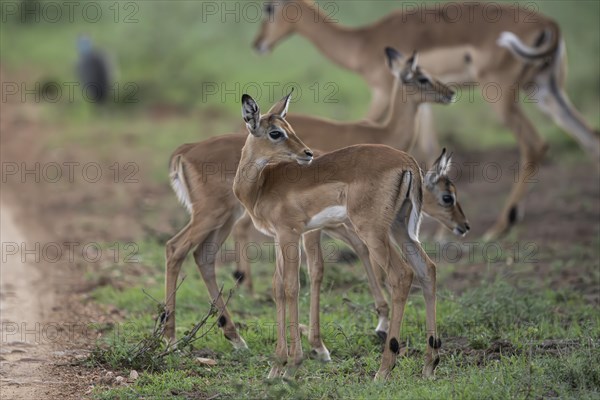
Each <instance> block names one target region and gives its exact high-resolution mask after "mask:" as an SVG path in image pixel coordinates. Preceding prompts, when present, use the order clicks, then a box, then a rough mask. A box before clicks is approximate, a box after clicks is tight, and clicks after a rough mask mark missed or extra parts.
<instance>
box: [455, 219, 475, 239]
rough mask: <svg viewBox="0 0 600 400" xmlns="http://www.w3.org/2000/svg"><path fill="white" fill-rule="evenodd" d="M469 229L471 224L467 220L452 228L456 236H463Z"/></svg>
mask: <svg viewBox="0 0 600 400" xmlns="http://www.w3.org/2000/svg"><path fill="white" fill-rule="evenodd" d="M470 230H471V226H470V225H469V223H468V222H465V223H463V224H459V225H456V227H455V228H454V234H456V235H458V236H465V235H466V234H467V233H468V232H469V231H470Z"/></svg>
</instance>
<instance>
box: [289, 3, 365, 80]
mask: <svg viewBox="0 0 600 400" xmlns="http://www.w3.org/2000/svg"><path fill="white" fill-rule="evenodd" d="M297 4H298V5H299V6H300V9H301V12H302V14H301V15H302V16H301V17H300V19H299V20H298V21H296V22H294V24H293V25H294V27H295V29H296V31H297V32H298V33H299V34H300V35H302V36H304V37H305V38H307V39H308V40H310V41H311V42H312V43H313V44H314V45H315V47H317V48H318V49H319V50H320V51H321V53H322V54H323V55H325V56H326V57H327V58H329V59H330V60H331V61H332V62H334V63H335V64H337V65H339V66H340V67H343V68H346V69H349V70H352V71H357V70H358V69H359V67H360V62H359V60H360V57H361V54H360V48H361V45H362V39H361V34H360V31H359V30H358V29H352V28H347V27H342V26H340V25H338V24H337V23H335V22H333V21H331V19H329V18H328V17H327V15H326V14H325V13H324V12H323V11H322V10H321V9H320V8H319V7H318V6H317V5H315V4H308V3H306V2H304V1H299V2H297Z"/></svg>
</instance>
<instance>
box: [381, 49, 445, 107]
mask: <svg viewBox="0 0 600 400" xmlns="http://www.w3.org/2000/svg"><path fill="white" fill-rule="evenodd" d="M385 55H386V58H387V64H388V67H389V68H390V70H391V71H392V74H393V75H394V76H395V77H396V79H397V80H398V82H399V83H400V84H401V85H403V86H404V87H405V93H406V94H407V95H408V96H416V98H417V99H418V101H420V102H421V103H441V104H448V103H450V102H451V101H452V99H453V98H454V91H453V90H452V89H451V88H449V87H448V86H446V85H444V84H443V83H442V82H440V81H439V80H437V79H435V78H434V77H433V76H431V75H430V74H429V73H428V72H427V71H426V70H424V69H423V68H421V67H420V66H419V64H418V55H417V52H416V51H415V52H414V53H413V55H412V56H411V57H409V58H408V59H407V58H406V57H405V56H403V55H402V54H401V53H400V52H399V51H397V50H396V49H394V48H392V47H386V48H385Z"/></svg>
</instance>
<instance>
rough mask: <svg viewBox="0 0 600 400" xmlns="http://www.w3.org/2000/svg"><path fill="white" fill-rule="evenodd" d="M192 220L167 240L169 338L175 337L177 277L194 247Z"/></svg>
mask: <svg viewBox="0 0 600 400" xmlns="http://www.w3.org/2000/svg"><path fill="white" fill-rule="evenodd" d="M191 226H192V222H191V221H190V222H189V223H188V224H187V225H186V226H185V228H183V229H182V230H181V231H179V233H177V235H175V236H173V238H172V239H171V240H169V241H168V242H167V246H166V250H165V253H166V268H165V306H166V316H165V318H166V320H165V321H164V324H165V337H166V338H167V339H168V340H174V339H175V303H176V296H177V293H176V291H177V279H178V278H179V272H180V271H181V266H182V265H183V261H184V260H185V257H186V256H187V254H188V253H189V251H190V249H191V248H192V245H193V243H192V242H190V240H189V233H190V227H191Z"/></svg>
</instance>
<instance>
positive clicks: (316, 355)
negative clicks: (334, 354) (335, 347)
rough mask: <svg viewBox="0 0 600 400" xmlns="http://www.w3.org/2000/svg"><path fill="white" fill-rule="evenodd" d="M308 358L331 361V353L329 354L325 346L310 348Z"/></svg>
mask: <svg viewBox="0 0 600 400" xmlns="http://www.w3.org/2000/svg"><path fill="white" fill-rule="evenodd" d="M310 358H312V359H313V360H317V361H321V362H330V361H331V355H330V354H329V350H327V348H326V347H325V346H323V347H321V348H316V349H312V350H311V351H310Z"/></svg>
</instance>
